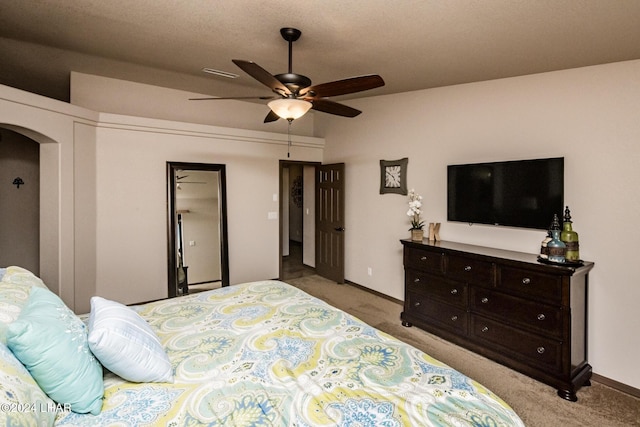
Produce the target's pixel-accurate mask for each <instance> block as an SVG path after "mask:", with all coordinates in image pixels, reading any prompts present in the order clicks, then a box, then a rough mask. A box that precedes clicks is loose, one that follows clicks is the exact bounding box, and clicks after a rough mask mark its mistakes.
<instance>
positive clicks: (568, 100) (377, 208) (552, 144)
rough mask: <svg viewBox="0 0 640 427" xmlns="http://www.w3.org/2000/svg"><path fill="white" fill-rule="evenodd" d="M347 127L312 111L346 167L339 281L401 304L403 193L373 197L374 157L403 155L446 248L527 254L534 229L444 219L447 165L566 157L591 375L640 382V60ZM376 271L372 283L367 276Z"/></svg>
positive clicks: (531, 80) (376, 109) (468, 92)
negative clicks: (451, 244) (639, 262)
mask: <svg viewBox="0 0 640 427" xmlns="http://www.w3.org/2000/svg"><path fill="white" fill-rule="evenodd" d="M353 106H354V107H356V108H359V109H362V111H363V114H362V115H361V116H359V117H358V118H356V119H353V120H343V119H339V118H331V117H330V116H322V119H320V116H318V118H316V125H317V129H316V132H317V134H318V135H321V136H324V137H325V140H326V148H325V156H324V161H325V162H327V163H330V162H345V163H346V177H347V184H346V194H347V198H346V230H347V232H346V234H345V239H346V254H347V259H346V271H345V273H346V278H347V279H348V280H351V281H353V282H356V283H358V284H361V285H363V286H366V287H369V288H371V289H374V290H376V291H379V292H382V293H384V294H387V295H390V296H393V297H395V298H399V299H402V298H403V290H404V288H403V270H402V256H401V254H402V247H401V245H400V243H399V242H398V240H399V239H401V238H408V237H409V232H408V231H407V229H408V228H409V222H408V221H409V220H408V217H407V216H406V214H405V212H406V210H407V204H406V202H407V198H406V197H404V196H398V195H380V194H378V188H379V163H378V162H379V160H380V159H385V160H393V159H399V158H402V157H408V158H409V166H408V185H409V188H415V189H416V191H417V192H418V193H419V194H421V195H422V196H423V197H424V210H425V215H424V219H425V220H426V222H441V223H442V228H441V231H440V235H441V238H442V239H444V240H451V241H458V242H464V243H471V244H479V245H484V246H490V247H497V248H503V249H510V250H518V251H522V252H529V253H536V252H537V251H538V250H539V245H540V241H541V240H542V239H543V238H544V234H545V233H544V232H543V231H530V230H524V229H516V228H507V227H492V226H482V225H473V226H469V225H466V224H461V223H449V222H447V221H446V166H447V165H448V164H453V163H465V162H481V161H497V160H514V159H529V158H540V157H555V156H564V158H565V203H566V204H568V205H569V206H570V208H571V213H572V217H573V221H574V229H575V230H576V231H577V232H578V233H579V236H580V245H581V246H580V248H581V257H582V258H583V259H586V260H590V261H594V262H595V268H594V269H593V270H592V272H591V274H590V283H589V312H588V316H589V319H588V321H589V324H588V328H589V335H588V340H589V341H588V343H589V347H588V358H589V361H590V363H591V364H592V366H593V368H594V371H595V372H596V373H598V374H600V375H603V376H605V377H608V378H611V379H614V380H616V381H619V382H622V383H624V384H627V385H630V386H632V387H636V388H640V370H638V369H637V361H638V360H640V334H637V333H635V332H633V331H634V330H635V329H634V328H635V325H638V324H639V323H638V320H637V316H638V315H637V307H636V306H637V304H638V301H640V286H638V284H637V280H636V279H635V278H634V277H633V270H632V266H633V265H634V263H635V261H636V254H637V252H636V246H637V243H638V242H639V241H640V229H639V228H638V227H637V226H636V225H637V221H638V214H639V213H640V192H639V191H638V190H637V185H638V183H639V182H640V168H639V167H638V165H639V164H640V145H639V144H640V116H639V115H638V112H639V111H640V61H629V62H621V63H615V64H609V65H602V66H595V67H588V68H580V69H573V70H567V71H559V72H553V73H545V74H538V75H531V76H524V77H518V78H510V79H502V80H494V81H488V82H481V83H474V84H466V85H459V86H451V87H444V88H438V89H431V90H425V91H419V92H411V93H404V94H397V95H389V96H380V97H372V98H366V99H361V100H357V101H353ZM367 267H373V275H372V276H368V275H367Z"/></svg>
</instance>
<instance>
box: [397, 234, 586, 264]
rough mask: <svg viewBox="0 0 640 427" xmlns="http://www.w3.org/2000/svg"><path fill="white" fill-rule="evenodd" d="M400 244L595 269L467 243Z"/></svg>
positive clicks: (518, 260) (534, 262) (533, 262)
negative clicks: (545, 261) (542, 260)
mask: <svg viewBox="0 0 640 427" xmlns="http://www.w3.org/2000/svg"><path fill="white" fill-rule="evenodd" d="M400 242H401V243H402V244H403V245H404V246H411V247H416V248H420V247H428V248H441V249H446V250H447V251H456V252H461V253H467V254H468V253H472V254H475V255H481V256H487V257H491V258H500V259H507V260H511V261H517V262H524V263H529V264H537V265H541V266H542V265H544V266H547V267H551V268H562V269H566V268H568V269H571V270H573V271H576V270H578V269H581V268H588V269H591V268H592V267H593V262H589V261H584V266H582V267H574V266H564V265H558V266H556V265H549V264H543V263H541V262H539V261H538V255H537V254H529V253H525V252H517V251H509V250H506V249H496V248H489V247H486V246H476V245H469V244H466V243H458V242H448V241H444V240H438V241H429V240H426V239H425V240H423V241H422V242H416V241H413V240H411V239H402V240H400Z"/></svg>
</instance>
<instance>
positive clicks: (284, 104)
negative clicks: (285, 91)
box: [267, 98, 311, 120]
mask: <svg viewBox="0 0 640 427" xmlns="http://www.w3.org/2000/svg"><path fill="white" fill-rule="evenodd" d="M267 105H268V106H269V108H271V111H273V112H274V113H276V114H277V115H278V117H280V118H283V119H285V120H295V119H299V118H300V117H302V116H304V115H305V113H306V112H307V111H309V109H310V108H311V103H310V102H309V101H305V100H303V99H294V98H283V99H276V100H274V101H271V102H269V103H268V104H267Z"/></svg>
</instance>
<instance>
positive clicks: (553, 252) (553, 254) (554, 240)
mask: <svg viewBox="0 0 640 427" xmlns="http://www.w3.org/2000/svg"><path fill="white" fill-rule="evenodd" d="M547 248H548V249H549V261H553V262H560V263H562V262H565V257H564V255H565V253H566V251H567V246H566V245H565V244H564V242H563V241H562V240H560V230H551V240H550V241H549V243H547Z"/></svg>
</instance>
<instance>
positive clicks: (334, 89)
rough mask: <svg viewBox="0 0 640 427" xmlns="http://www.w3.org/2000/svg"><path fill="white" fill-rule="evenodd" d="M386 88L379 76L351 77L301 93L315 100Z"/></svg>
mask: <svg viewBox="0 0 640 427" xmlns="http://www.w3.org/2000/svg"><path fill="white" fill-rule="evenodd" d="M380 86H384V80H382V77H380V76H379V75H377V74H371V75H368V76H360V77H351V78H348V79H344V80H336V81H335V82H329V83H321V84H319V85H315V86H309V87H308V88H306V89H303V90H302V91H300V96H306V97H311V98H313V99H317V98H324V97H327V96H338V95H346V94H349V93H355V92H362V91H363V90H369V89H375V88H377V87H380Z"/></svg>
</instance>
